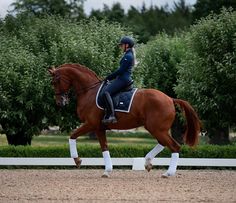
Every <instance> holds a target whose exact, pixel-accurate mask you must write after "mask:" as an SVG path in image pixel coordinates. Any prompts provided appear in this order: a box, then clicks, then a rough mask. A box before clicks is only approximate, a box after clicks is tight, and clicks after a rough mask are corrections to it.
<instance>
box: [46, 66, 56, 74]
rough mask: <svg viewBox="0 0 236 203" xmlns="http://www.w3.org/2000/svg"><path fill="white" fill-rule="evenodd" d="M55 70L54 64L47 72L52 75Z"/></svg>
mask: <svg viewBox="0 0 236 203" xmlns="http://www.w3.org/2000/svg"><path fill="white" fill-rule="evenodd" d="M55 71H56V68H55V66H52V67H51V68H49V69H48V72H49V73H50V74H51V75H54V74H55Z"/></svg>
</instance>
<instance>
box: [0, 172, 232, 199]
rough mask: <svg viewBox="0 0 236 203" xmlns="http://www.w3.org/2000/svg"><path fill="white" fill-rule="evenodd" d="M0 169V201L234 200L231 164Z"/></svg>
mask: <svg viewBox="0 0 236 203" xmlns="http://www.w3.org/2000/svg"><path fill="white" fill-rule="evenodd" d="M163 172H164V170H157V169H156V170H152V171H151V172H150V173H148V172H146V171H132V170H121V169H115V170H114V171H113V173H112V174H111V177H110V178H101V175H102V174H103V170H98V169H94V170H91V169H86V170H85V169H83V170H81V169H80V170H53V169H50V170H46V169H41V170H31V169H27V170H26V169H16V170H15V169H14V170H13V169H12V170H7V169H1V170H0V202H1V203H2V202H4V203H7V202H99V203H103V202H112V203H117V202H125V203H126V202H134V203H136V202H181V203H182V202H220V203H222V202H223V203H224V202H225V203H229V202H236V171H235V170H233V171H232V170H178V172H177V175H176V176H175V177H171V178H167V179H165V178H161V174H162V173H163Z"/></svg>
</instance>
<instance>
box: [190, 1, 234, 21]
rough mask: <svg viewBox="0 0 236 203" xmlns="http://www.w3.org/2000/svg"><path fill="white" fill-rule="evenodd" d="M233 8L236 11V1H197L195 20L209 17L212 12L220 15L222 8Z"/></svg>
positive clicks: (194, 12) (194, 13)
mask: <svg viewBox="0 0 236 203" xmlns="http://www.w3.org/2000/svg"><path fill="white" fill-rule="evenodd" d="M223 7H224V8H230V7H231V8H233V9H234V10H235V9H236V1H235V0H217V1H210V0H197V2H196V3H195V5H194V11H193V20H194V21H195V20H198V19H200V18H202V17H206V16H208V15H209V14H210V13H211V12H213V13H215V14H219V13H220V12H221V9H222V8H223Z"/></svg>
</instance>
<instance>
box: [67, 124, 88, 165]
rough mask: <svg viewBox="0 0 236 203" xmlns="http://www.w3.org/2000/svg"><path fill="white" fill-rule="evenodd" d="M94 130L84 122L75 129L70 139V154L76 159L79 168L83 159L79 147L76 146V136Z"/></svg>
mask: <svg viewBox="0 0 236 203" xmlns="http://www.w3.org/2000/svg"><path fill="white" fill-rule="evenodd" d="M91 130H92V128H91V126H90V125H88V124H87V123H85V124H83V125H82V126H81V127H80V128H77V129H76V130H74V131H73V132H72V134H71V136H70V139H69V146H70V156H71V158H73V159H74V161H75V164H76V166H77V167H78V168H79V167H80V165H81V162H82V160H81V159H80V158H79V156H78V152H77V147H76V138H77V137H79V136H80V135H83V134H86V133H88V132H90V131H91Z"/></svg>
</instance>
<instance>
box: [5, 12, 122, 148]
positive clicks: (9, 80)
mask: <svg viewBox="0 0 236 203" xmlns="http://www.w3.org/2000/svg"><path fill="white" fill-rule="evenodd" d="M11 21H14V19H11ZM15 23H20V22H19V21H16V22H15ZM6 24H7V23H6ZM13 24H14V23H13ZM18 27H19V28H20V29H19V30H14V32H12V33H10V32H9V31H4V30H6V29H2V30H3V31H2V32H1V35H0V46H1V50H0V93H1V94H0V105H1V109H0V124H1V125H2V128H3V133H5V134H6V135H7V138H8V142H9V144H14V145H19V144H23V145H26V144H30V143H31V138H32V136H33V135H37V134H38V133H39V132H40V131H41V130H42V129H43V128H45V127H46V126H49V125H50V124H56V125H60V126H61V128H62V129H66V130H70V129H72V128H75V127H76V126H78V119H77V118H76V114H75V99H72V101H73V102H72V103H71V105H70V106H69V107H67V108H66V109H64V110H61V111H58V109H56V107H55V101H54V99H53V96H54V93H53V91H52V89H51V85H50V78H49V76H48V73H47V69H48V67H50V66H52V65H56V66H57V65H60V64H62V63H80V64H83V65H85V66H87V67H89V68H91V69H92V70H94V71H95V72H96V73H99V75H100V76H101V77H104V76H105V75H106V74H108V72H110V71H111V70H112V69H115V68H117V66H118V62H119V57H120V53H119V51H118V47H117V42H118V40H119V39H120V37H121V36H122V35H124V33H125V32H124V30H123V29H122V28H121V27H120V26H119V25H117V24H108V23H105V22H103V21H101V22H98V21H96V20H91V21H84V22H80V23H76V22H71V21H69V20H66V19H61V18H59V17H46V18H43V19H39V18H32V19H31V21H25V22H24V23H23V24H22V25H21V24H20V25H18ZM9 34H10V36H8V35H9Z"/></svg>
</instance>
